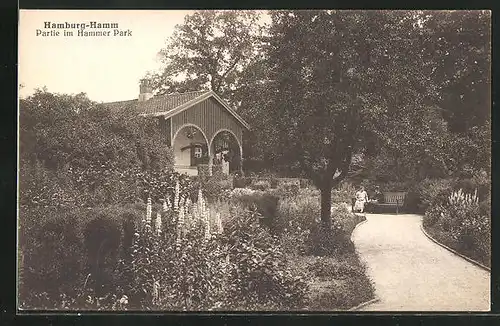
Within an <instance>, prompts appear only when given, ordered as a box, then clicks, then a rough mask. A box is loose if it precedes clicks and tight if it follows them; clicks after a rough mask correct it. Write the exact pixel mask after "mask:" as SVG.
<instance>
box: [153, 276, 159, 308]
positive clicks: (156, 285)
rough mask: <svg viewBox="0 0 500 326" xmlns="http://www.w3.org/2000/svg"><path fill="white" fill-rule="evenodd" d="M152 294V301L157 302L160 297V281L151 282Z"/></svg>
mask: <svg viewBox="0 0 500 326" xmlns="http://www.w3.org/2000/svg"><path fill="white" fill-rule="evenodd" d="M152 296H153V302H154V303H157V302H158V301H159V299H160V281H154V282H153V291H152Z"/></svg>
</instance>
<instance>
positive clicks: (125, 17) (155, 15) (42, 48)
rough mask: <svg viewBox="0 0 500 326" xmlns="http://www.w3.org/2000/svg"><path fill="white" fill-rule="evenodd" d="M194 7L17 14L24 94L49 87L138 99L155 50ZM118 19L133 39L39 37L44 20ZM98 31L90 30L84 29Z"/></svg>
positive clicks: (112, 98) (153, 63)
mask: <svg viewBox="0 0 500 326" xmlns="http://www.w3.org/2000/svg"><path fill="white" fill-rule="evenodd" d="M192 12H193V11H185V10H168V11H143V10H141V11H139V10H121V11H118V10H113V11H110V10H100V11H95V10H92V11H90V10H88V11H87V10H72V11H68V10H64V11H57V10H21V11H20V14H19V83H20V84H22V85H23V86H24V87H23V88H21V89H20V93H19V94H20V96H21V97H25V96H27V95H30V94H31V93H33V91H34V90H35V89H36V88H42V87H44V86H46V87H47V89H48V91H50V92H54V93H65V94H77V93H80V92H84V93H87V95H88V96H89V98H90V99H91V100H94V101H98V102H101V101H102V102H108V101H119V100H129V99H134V98H136V97H137V96H138V94H139V79H140V78H142V77H144V75H145V74H146V73H147V72H148V71H151V70H156V69H158V68H159V67H160V66H161V64H160V62H159V60H158V59H157V53H158V51H159V50H160V49H162V48H163V47H164V46H165V41H166V40H167V38H168V37H169V36H171V35H172V33H173V30H174V27H175V25H177V24H182V23H183V21H184V16H185V15H187V14H191V13H192ZM46 21H50V22H55V23H65V22H68V23H89V22H91V21H96V22H101V23H118V24H119V29H123V30H127V29H130V30H131V31H132V36H131V37H118V36H116V37H113V36H109V37H79V36H76V34H77V30H76V29H74V30H72V31H73V33H74V36H73V37H65V36H63V35H62V34H63V30H59V32H60V34H61V36H47V37H42V36H36V30H37V29H41V30H43V29H44V22H46ZM97 30H98V29H90V28H86V29H85V31H97Z"/></svg>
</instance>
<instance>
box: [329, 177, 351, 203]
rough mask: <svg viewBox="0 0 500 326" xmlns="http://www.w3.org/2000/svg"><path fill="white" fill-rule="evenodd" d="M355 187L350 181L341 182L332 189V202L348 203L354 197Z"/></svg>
mask: <svg viewBox="0 0 500 326" xmlns="http://www.w3.org/2000/svg"><path fill="white" fill-rule="evenodd" d="M355 194H356V189H355V188H354V187H353V186H352V185H351V184H350V183H346V182H344V183H342V184H341V185H340V187H339V188H338V189H333V190H332V202H334V203H350V202H351V199H352V198H354V197H355Z"/></svg>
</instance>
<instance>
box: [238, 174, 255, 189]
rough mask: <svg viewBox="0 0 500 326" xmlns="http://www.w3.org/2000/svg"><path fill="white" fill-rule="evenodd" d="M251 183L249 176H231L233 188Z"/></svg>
mask: <svg viewBox="0 0 500 326" xmlns="http://www.w3.org/2000/svg"><path fill="white" fill-rule="evenodd" d="M251 183H252V180H251V179H250V178H245V177H238V176H235V177H234V178H233V188H246V187H248V186H249V185H250V184H251Z"/></svg>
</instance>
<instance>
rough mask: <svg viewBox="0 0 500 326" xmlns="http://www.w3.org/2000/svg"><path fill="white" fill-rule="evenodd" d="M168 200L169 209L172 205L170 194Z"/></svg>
mask: <svg viewBox="0 0 500 326" xmlns="http://www.w3.org/2000/svg"><path fill="white" fill-rule="evenodd" d="M166 201H167V210H168V209H170V208H171V207H172V202H171V201H170V196H168V197H167V199H166Z"/></svg>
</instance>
